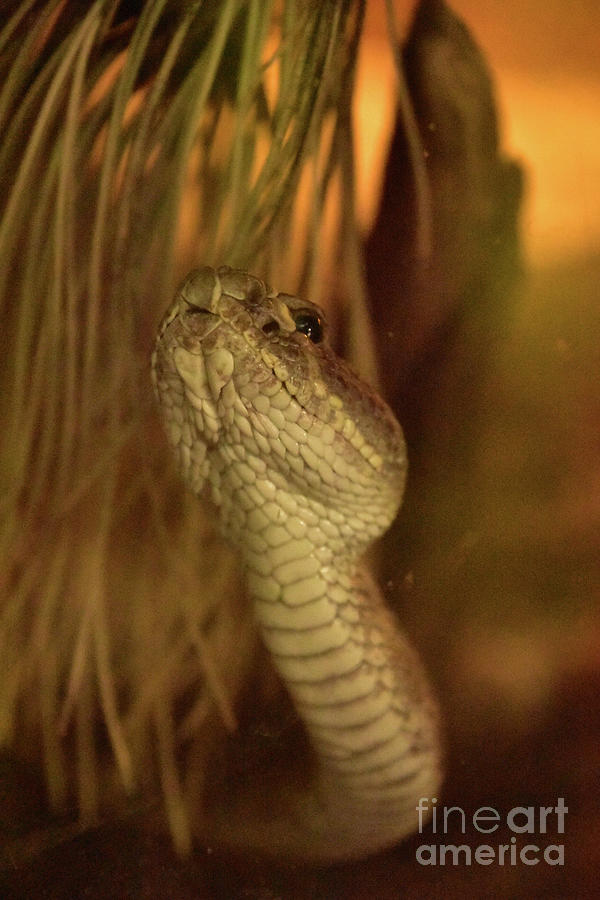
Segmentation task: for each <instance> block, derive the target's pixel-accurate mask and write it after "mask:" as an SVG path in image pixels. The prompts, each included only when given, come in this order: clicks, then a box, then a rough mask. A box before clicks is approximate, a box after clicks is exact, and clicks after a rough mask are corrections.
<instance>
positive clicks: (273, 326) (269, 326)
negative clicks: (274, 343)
mask: <svg viewBox="0 0 600 900" xmlns="http://www.w3.org/2000/svg"><path fill="white" fill-rule="evenodd" d="M262 330H263V332H264V333H265V334H275V333H276V332H277V331H279V325H278V324H277V322H276V321H275V319H269V321H268V322H265V324H264V325H263V327H262Z"/></svg>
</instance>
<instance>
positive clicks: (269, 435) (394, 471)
mask: <svg viewBox="0 0 600 900" xmlns="http://www.w3.org/2000/svg"><path fill="white" fill-rule="evenodd" d="M152 369H153V379H154V384H155V389H156V393H157V396H158V398H159V404H160V407H161V411H162V415H163V418H164V421H165V424H166V431H167V435H168V439H169V441H170V443H171V444H172V446H173V448H174V450H175V453H176V455H177V458H178V462H179V465H180V469H181V471H182V473H183V475H184V477H185V479H186V480H187V482H188V483H189V484H190V486H191V488H192V489H193V490H194V491H195V492H196V493H198V494H202V495H203V496H208V498H209V499H210V501H212V504H213V505H214V507H216V509H217V510H218V520H219V524H220V528H221V531H222V533H223V535H224V536H225V537H226V538H227V540H228V541H230V542H231V543H232V544H233V545H234V546H235V547H237V548H238V550H239V553H240V555H241V558H242V561H243V565H244V570H245V575H246V580H247V584H248V588H249V593H250V595H251V597H252V602H253V607H254V614H255V616H256V619H257V621H258V624H259V628H260V631H261V635H262V639H263V641H264V643H265V645H266V647H267V648H268V650H269V652H270V654H271V656H272V659H273V661H274V665H275V667H276V669H277V670H278V673H279V675H280V676H281V678H282V679H283V682H284V683H285V685H286V687H287V690H288V692H289V694H290V696H291V699H292V702H293V704H294V706H295V707H296V710H297V711H298V713H299V715H300V717H301V719H302V721H303V723H304V726H305V728H306V732H307V735H308V738H309V742H310V745H311V748H312V751H313V754H314V758H315V761H316V765H315V767H314V768H315V771H314V773H313V774H312V776H311V777H310V779H308V781H307V782H306V783H299V782H293V783H291V784H288V785H286V786H285V788H283V789H282V790H281V792H279V793H278V794H277V796H275V797H269V796H267V795H266V794H265V789H263V787H262V786H261V785H260V784H259V785H258V786H256V785H255V787H254V789H253V790H252V789H251V787H250V785H248V790H247V792H246V794H247V795H245V794H244V792H242V793H240V794H237V795H236V796H229V797H223V798H222V803H219V804H218V808H217V809H216V810H215V811H214V812H213V814H212V818H208V819H203V820H202V829H203V830H204V831H205V832H206V833H205V837H206V838H209V839H210V840H212V841H214V842H215V843H217V844H219V843H221V844H224V845H228V846H231V847H234V848H237V849H241V848H243V847H244V845H247V849H250V850H259V851H261V850H262V851H266V852H268V853H271V854H275V855H278V856H280V857H290V858H295V859H307V860H313V861H325V860H336V859H344V858H352V857H360V856H364V855H366V854H368V853H370V852H374V851H376V850H379V849H381V848H384V847H386V846H389V845H391V844H393V843H396V842H397V841H399V840H400V839H402V838H403V837H404V836H406V835H407V834H410V833H411V832H412V831H413V830H414V829H415V828H416V825H417V813H416V806H417V803H418V800H419V798H420V797H431V796H432V795H433V794H435V792H436V790H437V788H438V786H439V782H440V749H439V748H440V745H439V735H438V724H437V714H436V706H435V703H434V701H433V700H432V697H431V692H430V689H429V687H428V684H427V681H426V678H425V676H424V674H423V670H422V667H421V664H420V662H419V659H418V657H417V655H416V653H415V651H414V650H413V649H412V647H411V646H410V645H409V644H408V642H407V640H406V639H405V637H404V636H403V635H402V633H401V632H400V630H399V628H398V625H397V623H396V621H395V618H394V616H393V615H392V613H391V612H390V611H389V610H388V608H387V607H386V605H385V603H384V601H383V598H382V595H381V593H380V590H379V588H378V587H377V585H376V584H375V582H374V580H373V579H372V577H371V576H370V574H369V572H368V570H367V568H366V566H365V565H364V564H363V563H362V562H361V557H362V556H363V554H364V552H365V551H366V549H367V548H368V546H369V545H370V544H371V543H372V542H373V540H374V539H376V538H377V537H379V536H380V535H381V534H382V533H383V532H384V531H385V530H386V529H387V528H388V527H389V525H390V523H391V522H392V520H393V518H394V516H395V515H396V512H397V510H398V508H399V506H400V502H401V499H402V493H403V488H404V481H405V476H406V454H405V445H404V439H403V436H402V431H401V429H400V426H399V424H398V422H397V421H396V419H395V417H394V415H393V414H392V412H391V410H390V409H389V408H388V406H387V405H386V404H385V403H384V402H383V400H381V399H380V398H379V396H377V394H376V393H375V392H374V391H373V390H372V389H371V388H370V387H369V386H367V385H366V384H365V383H364V382H362V381H361V380H360V379H359V378H358V377H357V376H356V375H355V374H354V373H353V372H352V370H351V369H350V368H349V367H348V366H347V364H346V363H345V362H344V361H343V360H341V359H340V358H339V357H338V356H337V355H336V354H335V352H334V351H333V349H332V348H331V346H330V345H329V344H328V342H327V334H326V324H325V317H324V315H323V312H322V311H321V310H320V309H319V308H318V307H317V306H315V305H314V304H312V303H308V302H306V301H304V300H300V299H299V298H297V297H294V296H292V295H289V294H285V293H277V292H275V291H273V290H271V289H270V288H269V287H268V286H267V285H266V284H265V283H264V282H263V281H261V280H260V279H258V278H255V277H253V276H252V275H250V274H248V273H246V272H243V271H240V270H236V269H231V268H228V267H221V268H219V269H217V270H215V269H212V268H209V267H205V268H202V269H198V270H196V271H194V272H192V273H191V274H190V275H189V276H188V278H187V279H186V281H185V282H184V284H183V286H182V287H181V288H180V290H179V291H178V293H177V295H176V298H175V302H174V304H173V305H172V306H171V307H170V309H169V310H168V312H167V314H166V315H165V317H164V319H163V322H162V325H161V327H160V332H159V335H158V339H157V343H156V348H155V351H154V354H153V366H152ZM200 817H201V819H202V814H201V816H200Z"/></svg>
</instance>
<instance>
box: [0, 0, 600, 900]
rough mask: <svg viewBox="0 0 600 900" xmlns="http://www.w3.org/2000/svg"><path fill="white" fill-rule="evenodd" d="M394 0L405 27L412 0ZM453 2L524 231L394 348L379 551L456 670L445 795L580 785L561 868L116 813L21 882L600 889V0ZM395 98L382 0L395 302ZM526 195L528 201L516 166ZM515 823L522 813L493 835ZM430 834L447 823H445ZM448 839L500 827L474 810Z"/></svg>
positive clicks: (441, 663)
mask: <svg viewBox="0 0 600 900" xmlns="http://www.w3.org/2000/svg"><path fill="white" fill-rule="evenodd" d="M396 5H397V12H398V21H399V23H400V24H401V25H402V27H403V28H405V29H406V28H407V27H408V24H409V21H410V16H411V12H412V7H411V5H410V4H406V3H397V4H396ZM452 8H453V10H454V11H455V12H456V13H457V14H458V15H459V16H461V17H462V18H463V19H464V21H465V23H466V24H467V26H468V28H469V30H470V31H471V33H472V35H473V36H474V38H475V40H476V42H477V43H478V44H479V46H480V48H481V49H482V51H483V53H484V56H485V59H486V61H487V63H488V64H489V66H490V68H491V70H492V73H493V79H494V86H495V91H496V97H497V102H498V109H499V116H500V136H501V146H502V151H503V153H504V154H506V156H507V157H509V158H512V159H516V160H517V161H518V163H519V164H520V166H521V167H522V171H523V183H524V186H523V194H522V200H521V205H520V216H519V221H520V226H519V229H518V248H520V249H517V250H515V247H514V246H510V240H508V241H507V243H506V246H505V247H504V246H503V248H501V250H500V251H499V255H498V257H493V256H483V257H482V259H483V262H484V263H489V261H490V260H492V263H491V264H490V265H488V267H487V268H485V267H484V268H483V269H482V270H481V271H483V272H484V275H482V274H481V271H479V272H478V275H477V279H475V281H469V287H468V290H466V289H465V290H464V291H463V292H462V293H461V290H462V289H461V290H459V289H458V288H457V289H456V290H455V291H454V292H452V291H451V290H449V289H447V284H446V283H444V284H442V286H441V287H440V290H439V295H436V296H439V297H441V298H442V300H443V302H440V305H439V306H438V307H437V313H436V314H435V315H433V316H432V318H429V319H427V317H426V318H425V321H423V322H421V323H420V326H419V331H418V334H419V336H420V340H421V341H422V343H423V346H425V345H426V344H427V342H428V341H429V340H430V338H431V334H432V333H433V332H435V335H436V337H435V340H432V342H431V344H430V346H431V347H432V348H433V350H432V353H431V354H430V355H427V354H425V355H423V356H421V357H419V359H416V360H415V359H414V358H412V357H410V358H409V356H408V355H405V356H403V355H402V354H401V353H400V351H399V350H398V347H399V346H400V347H401V344H393V343H392V344H390V347H389V348H388V349H387V350H386V347H383V348H382V347H381V345H380V346H379V354H380V358H381V359H382V361H383V365H384V370H383V371H382V380H383V382H384V384H386V378H389V377H390V372H389V371H388V372H387V373H386V369H385V357H386V352H389V354H390V357H391V358H396V359H397V360H398V370H400V371H406V372H408V373H410V376H407V377H410V384H408V385H403V384H402V383H400V384H399V385H398V384H396V387H395V390H396V397H395V399H396V403H397V407H398V408H399V409H401V410H406V415H407V417H408V421H407V423H406V424H407V432H408V435H409V447H410V458H411V463H412V470H411V483H410V486H409V493H408V496H407V501H406V504H405V507H404V510H403V513H402V514H401V517H400V520H399V522H398V524H397V527H396V528H395V529H394V531H393V532H392V533H391V535H390V536H389V538H388V539H387V541H386V542H385V546H384V553H383V559H382V568H383V573H384V577H385V583H386V584H387V589H388V593H389V599H390V602H391V603H393V604H394V605H395V606H396V608H397V609H398V612H399V615H400V617H401V619H402V621H403V622H405V623H406V625H407V628H408V630H409V632H410V633H411V635H412V636H413V637H414V639H415V641H416V642H417V643H418V645H419V647H420V649H421V652H422V654H423V656H424V658H425V661H426V664H427V666H428V668H429V669H430V671H431V672H432V674H433V677H434V679H435V682H436V685H437V688H438V693H439V696H440V702H441V706H442V709H443V714H444V718H445V721H446V730H447V745H448V777H447V782H446V788H445V793H444V796H443V797H442V798H441V801H443V802H444V803H445V804H446V805H452V804H455V805H458V806H460V807H462V808H463V809H465V810H466V811H467V812H469V810H470V811H471V813H472V812H474V811H475V810H476V809H477V808H478V807H480V806H484V805H485V806H493V807H495V808H496V809H498V810H500V811H501V812H502V811H504V812H506V811H508V810H509V809H511V808H512V807H514V806H528V805H534V806H552V805H555V803H556V801H557V798H558V797H564V799H565V803H566V805H567V806H568V807H569V814H568V815H567V817H566V833H565V835H564V836H563V835H561V836H557V835H551V836H549V838H548V841H547V843H553V842H557V843H559V842H560V843H563V842H564V844H565V847H566V850H565V865H564V867H549V866H547V865H545V864H543V863H541V864H540V865H538V866H533V867H525V866H523V865H517V866H516V867H508V866H506V867H499V866H497V865H492V866H488V867H483V866H475V865H474V866H472V867H471V868H467V867H465V866H459V867H451V866H446V867H445V868H441V867H431V868H427V869H425V868H421V867H419V866H418V865H417V864H416V862H415V858H414V853H415V849H416V847H417V846H418V845H419V843H422V842H423V839H422V838H418V837H417V838H415V839H414V840H412V841H409V842H407V844H405V845H403V846H402V847H400V848H397V849H396V850H394V851H391V852H389V853H386V854H383V855H382V856H381V857H378V858H375V859H372V860H368V861H366V862H365V863H362V864H356V865H352V866H345V867H337V868H336V869H334V870H323V871H317V872H305V871H302V870H294V871H292V872H289V871H288V872H285V873H284V872H281V871H279V870H278V869H277V868H275V867H272V866H268V865H264V864H262V863H260V862H259V861H255V860H241V861H240V860H237V861H233V862H232V861H230V860H223V859H221V858H220V857H219V854H213V855H211V856H210V857H208V858H203V857H202V856H201V855H200V858H198V857H195V858H194V859H192V860H191V861H189V862H187V863H183V864H182V863H180V862H179V861H177V860H176V859H175V857H174V856H173V855H172V853H171V851H170V849H169V846H168V841H166V840H164V839H159V838H157V837H156V835H154V834H152V835H150V836H149V835H148V834H147V833H146V832H145V831H144V830H143V829H138V828H137V827H131V826H129V825H127V824H120V825H115V826H105V827H104V828H103V829H100V830H99V831H98V832H95V833H94V832H92V833H91V834H89V835H86V836H84V837H83V838H77V839H75V840H74V841H70V842H67V843H65V844H63V845H62V846H60V847H59V848H58V849H54V850H51V851H48V852H47V853H46V854H45V855H44V856H43V857H42V858H41V859H39V860H37V861H36V860H34V861H33V862H32V863H30V865H29V867H28V869H27V870H26V872H23V871H21V872H19V873H18V876H17V877H16V879H15V880H13V882H12V883H11V884H9V886H8V887H7V891H12V893H9V894H7V896H48V897H51V896H56V897H62V896H65V897H66V896H77V895H82V896H83V895H86V894H85V893H84V892H85V891H87V892H88V893H87V896H92V897H104V896H106V897H109V896H111V897H113V896H132V897H137V896H139V897H154V896H159V895H160V896H162V895H170V896H174V897H180V896H181V897H198V896H201V897H204V896H206V897H228V898H229V897H232V898H233V897H256V898H263V900H266V898H275V897H281V898H290V900H291V898H298V900H301V898H321V897H323V898H325V897H327V898H340V900H343V898H356V900H359V898H361V900H362V898H365V897H378V898H384V900H387V898H389V900H392V898H393V900H396V898H398V897H401V896H402V897H417V896H427V897H437V896H439V897H442V896H444V897H447V896H450V897H462V896H464V895H465V894H466V893H467V892H468V893H469V894H470V895H471V896H475V897H488V896H494V897H506V898H516V897H530V896H536V897H538V896H539V897H542V896H543V897H557V898H558V897H586V896H590V897H591V896H594V893H593V892H594V888H595V884H596V883H597V876H598V871H599V867H598V856H599V851H598V847H599V845H600V818H599V814H598V800H599V794H598V770H599V768H600V712H599V710H598V700H597V698H598V691H599V688H600V675H599V672H600V670H599V663H600V618H599V614H598V603H597V601H598V596H599V593H600V558H599V557H600V555H599V553H598V537H599V535H600V464H599V461H598V460H599V453H598V451H599V449H600V433H599V432H600V393H599V389H598V383H599V375H600V372H599V362H600V350H599V339H598V338H599V335H600V310H599V305H598V299H597V285H598V282H599V279H600V251H599V249H598V248H599V247H600V243H599V239H600V153H599V151H598V147H599V146H600V124H599V123H600V56H599V55H598V52H597V39H598V34H599V33H600V8H599V7H598V4H597V3H596V2H595V0H586V2H584V0H580V2H572V3H570V4H568V5H567V4H564V3H562V2H560V0H545V2H541V0H527V2H525V0H521V2H517V0H489V2H487V3H485V4H482V3H476V2H469V0H456V2H454V3H453V5H452ZM394 98H395V75H394V64H393V59H392V56H391V53H390V51H389V45H388V39H387V35H386V25H385V18H384V15H383V4H382V3H378V2H374V3H370V4H369V5H368V13H367V21H366V30H365V34H364V36H363V39H362V43H361V49H360V57H359V69H358V88H357V97H356V100H355V107H354V109H355V115H356V120H355V121H356V128H355V133H356V138H357V179H358V202H357V208H358V213H359V218H360V222H361V226H362V228H363V229H364V232H365V236H368V244H367V272H368V274H369V280H368V284H367V286H368V288H370V291H371V302H373V296H374V295H375V303H377V302H378V301H377V298H378V297H381V288H380V286H379V283H378V282H377V276H378V275H380V276H381V278H382V280H383V281H386V280H387V281H392V282H393V283H396V284H397V281H394V278H393V277H392V276H394V277H395V276H398V277H399V278H402V272H397V271H396V270H395V269H394V266H395V265H396V263H397V257H398V255H401V254H399V252H398V247H399V246H400V247H405V246H406V244H405V243H404V244H403V243H402V241H406V240H407V238H406V237H402V235H400V237H399V230H398V227H397V222H398V221H400V220H402V218H403V217H404V218H406V216H405V215H404V212H405V211H404V209H403V208H402V207H401V206H400V207H399V205H398V203H397V201H396V200H393V201H389V202H388V207H387V208H386V206H385V200H386V193H385V189H384V185H385V184H386V177H388V178H389V177H392V176H391V175H390V173H393V171H394V169H393V166H394V158H393V154H394V149H393V134H394V120H395V112H394V110H395V99H394ZM390 152H391V154H392V155H391V156H389V155H388V154H389V153H390ZM386 167H387V176H386ZM382 191H384V195H383V198H382V199H383V202H381V192H382ZM515 192H516V193H515V195H514V196H515V197H517V199H518V198H519V197H520V194H519V188H518V186H515ZM390 196H391V194H390V192H389V191H388V192H387V197H388V199H389V197H390ZM513 199H514V198H513ZM515 205H516V206H518V203H515ZM394 217H396V218H394ZM457 219H460V213H459V214H457ZM509 220H510V216H509V215H508V214H507V221H509ZM510 221H512V220H510ZM506 228H507V230H508V231H510V224H509V225H507V226H506ZM502 234H503V235H504V237H506V235H505V233H504V232H502ZM399 241H400V243H399ZM507 255H508V256H510V260H509V262H508V263H507V262H506V257H507ZM382 260H388V261H389V269H385V268H384V267H383V263H382ZM495 265H497V266H498V273H496V272H495V271H494V266H495ZM462 274H463V273H462V270H461V272H458V273H457V276H456V277H457V282H456V283H457V284H459V285H460V284H462V283H463V282H462V281H461V280H460V279H461V278H462ZM482 279H483V280H482ZM498 284H499V285H500V287H498ZM278 286H280V287H286V285H278ZM478 286H479V287H480V288H481V290H480V291H479V292H478V291H477V290H476V289H475V288H477V287H478ZM465 297H467V298H468V302H467V301H466V300H465ZM478 298H479V299H478ZM331 302H333V301H331ZM386 302H387V301H386ZM444 304H446V305H444ZM486 304H488V305H489V306H490V307H491V306H493V309H492V310H488V309H486ZM399 306H401V303H399ZM376 308H377V307H376ZM457 309H459V310H460V311H461V312H460V315H459V316H458V317H457V316H456V315H455V313H456V310H457ZM438 313H439V315H438ZM488 313H489V315H488ZM492 313H493V315H492ZM450 319H452V321H453V326H452V329H447V328H446V324H447V322H448V321H449V320H450ZM375 321H376V327H377V318H376V320H375ZM440 323H441V324H440ZM411 327H412V326H411ZM390 340H391V339H390ZM399 340H400V341H401V337H400V338H399ZM419 346H420V345H419ZM434 351H435V352H434ZM403 366H405V369H403ZM394 375H397V372H395V373H394ZM415 385H416V386H417V387H414V386H415ZM415 405H416V407H417V409H416V410H415ZM403 420H404V417H403ZM26 778H27V779H28V778H30V775H29V773H27V775H26ZM17 792H18V791H17ZM11 796H12V795H11ZM13 803H14V801H13ZM15 808H17V809H18V808H19V803H16V804H15ZM11 809H12V807H11ZM28 814H30V813H29V812H28ZM36 821H37V820H36ZM496 837H497V838H498V840H497V841H496ZM509 838H510V833H509V832H507V831H506V829H504V830H503V831H501V832H498V833H497V834H496V835H494V841H491V840H490V843H494V844H496V843H500V842H508V839H509ZM433 840H437V841H438V843H439V842H440V839H439V838H433V837H432V838H430V839H429V840H428V841H427V842H431V841H433ZM447 842H448V843H467V844H471V845H472V846H476V845H477V844H478V843H481V841H480V840H478V835H477V834H475V833H473V830H471V831H469V829H468V828H467V833H466V834H465V835H461V834H460V833H458V832H453V833H452V834H451V835H450V836H449V839H448V841H447ZM540 843H541V841H540ZM19 891H20V893H19Z"/></svg>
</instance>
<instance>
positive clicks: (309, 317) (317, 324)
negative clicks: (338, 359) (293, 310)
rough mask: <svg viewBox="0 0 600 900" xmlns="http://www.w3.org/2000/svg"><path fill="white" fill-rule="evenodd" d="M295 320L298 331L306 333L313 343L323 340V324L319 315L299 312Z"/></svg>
mask: <svg viewBox="0 0 600 900" xmlns="http://www.w3.org/2000/svg"><path fill="white" fill-rule="evenodd" d="M294 321H295V323H296V331H300V332H301V333H302V334H305V335H306V337H307V338H310V340H311V341H312V342H313V344H318V343H319V341H322V340H323V326H322V324H321V320H320V318H319V316H317V315H316V314H315V313H310V312H300V313H297V314H296V315H295V316H294Z"/></svg>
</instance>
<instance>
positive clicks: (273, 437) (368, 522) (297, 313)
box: [153, 267, 406, 552]
mask: <svg viewBox="0 0 600 900" xmlns="http://www.w3.org/2000/svg"><path fill="white" fill-rule="evenodd" d="M153 372H154V381H155V386H156V391H157V394H158V397H159V401H160V404H161V408H162V411H163V416H164V419H165V422H166V426H167V434H168V436H169V439H170V441H171V443H172V444H173V446H174V448H175V450H176V453H177V456H178V458H179V462H180V467H181V469H182V471H183V473H184V476H185V477H186V478H187V480H188V481H189V483H190V484H191V486H192V488H193V489H194V490H195V491H197V492H200V491H203V490H204V489H205V488H208V491H209V494H210V496H211V499H212V500H213V502H214V503H215V504H216V505H217V506H218V507H219V509H220V510H221V524H222V528H223V530H224V532H225V533H226V534H227V535H228V536H229V537H230V538H231V539H232V540H233V541H234V542H241V541H242V540H243V538H244V534H243V532H244V529H245V528H246V527H247V525H246V524H244V523H246V520H247V517H248V515H249V513H250V511H251V509H252V508H254V509H261V508H263V509H264V508H265V507H267V506H268V505H269V504H274V506H273V510H272V515H273V517H275V518H277V517H278V516H280V514H281V509H284V510H286V511H287V512H286V515H287V516H288V517H289V516H293V515H296V516H297V519H298V522H303V523H306V521H307V520H312V519H315V521H316V520H317V519H318V520H319V521H321V523H325V522H330V523H333V524H332V525H331V528H330V529H329V532H330V540H331V542H333V543H334V544H336V552H339V551H340V548H341V547H342V546H344V547H347V546H348V545H349V544H351V545H352V547H353V550H354V548H355V547H358V546H360V545H365V546H366V545H367V544H368V543H370V542H371V541H372V540H373V538H374V537H377V536H378V535H379V534H380V533H381V532H382V531H383V530H385V528H386V527H387V526H388V525H389V523H390V522H391V520H392V519H393V517H394V515H395V513H396V511H397V509H398V506H399V504H400V501H401V497H402V490H403V485H404V479H405V472H406V456H405V448H404V440H403V437H402V432H401V429H400V426H399V425H398V423H397V421H396V419H395V417H394V416H393V414H392V412H391V411H390V409H389V408H388V407H387V405H386V404H385V403H384V402H383V400H381V398H380V397H379V396H378V395H377V394H376V393H375V392H374V391H373V390H372V388H370V387H369V386H368V385H367V384H365V383H364V382H363V381H361V380H360V379H359V378H358V376H357V375H356V374H355V373H354V372H353V371H352V370H351V369H350V368H349V367H348V365H347V364H346V363H345V362H344V361H343V360H341V359H340V358H339V357H338V356H337V355H336V353H335V352H334V351H333V349H332V348H331V346H330V345H329V343H328V341H327V325H326V321H325V316H324V314H323V311H322V310H321V309H319V307H317V306H316V305H315V304H312V303H309V302H307V301H305V300H301V299H300V298H298V297H295V296H293V295H291V294H284V293H277V292H275V291H273V290H272V289H271V288H270V287H269V286H268V285H267V284H265V283H264V282H263V281H261V280H260V279H258V278H255V277H254V276H252V275H250V274H248V273H247V272H243V271H240V270H236V269H230V268H227V267H222V268H220V269H218V270H214V269H211V268H203V269H199V270H197V271H195V272H192V273H191V274H190V275H189V276H188V277H187V278H186V280H185V282H184V283H183V285H182V287H181V288H180V289H179V291H178V293H177V296H176V298H175V302H174V304H173V306H172V307H171V308H170V309H169V311H168V313H167V315H166V316H165V318H164V320H163V324H162V326H161V329H160V333H159V337H158V340H157V345H156V350H155V353H154V364H153ZM276 507H278V508H279V512H277V510H276ZM269 509H270V507H269ZM240 510H241V511H242V512H241V513H240V512H239V511H240ZM255 518H258V514H257V515H255ZM236 523H237V524H236ZM297 528H298V530H301V528H302V526H301V525H300V524H298V525H297ZM325 537H326V535H325Z"/></svg>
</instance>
